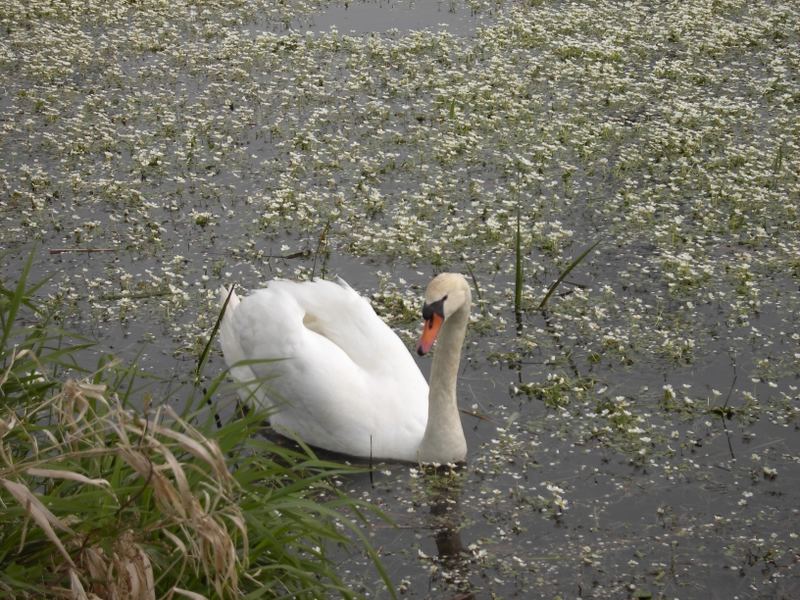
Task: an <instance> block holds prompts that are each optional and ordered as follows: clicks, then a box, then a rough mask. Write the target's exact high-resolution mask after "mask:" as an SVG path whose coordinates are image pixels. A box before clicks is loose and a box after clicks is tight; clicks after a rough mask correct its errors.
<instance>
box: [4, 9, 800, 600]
mask: <svg viewBox="0 0 800 600" xmlns="http://www.w3.org/2000/svg"><path fill="white" fill-rule="evenodd" d="M168 4H169V3H160V2H142V3H138V4H137V5H136V6H128V5H127V4H124V3H113V2H95V3H89V4H87V6H86V8H85V10H82V11H73V10H72V9H71V8H70V7H69V6H68V5H60V4H56V5H52V4H51V3H49V2H44V1H41V2H40V1H39V0H25V1H22V0H19V1H15V0H11V1H10V2H6V3H4V4H3V6H2V7H0V23H2V32H1V33H0V74H1V75H2V81H3V84H2V94H0V128H1V130H2V135H0V156H2V159H1V160H0V221H1V222H2V227H0V244H2V247H3V248H4V250H5V251H6V253H5V254H4V260H3V264H2V266H0V269H2V276H3V279H4V281H6V280H13V279H14V278H15V277H16V275H17V274H18V273H19V271H20V269H21V266H22V264H23V262H24V257H25V256H27V255H28V253H30V252H34V253H35V263H34V264H35V274H36V277H37V278H38V277H43V276H51V277H52V279H51V280H50V282H49V284H48V285H47V286H46V287H45V288H43V289H44V291H45V293H47V294H48V295H49V300H48V302H49V303H50V304H51V305H52V306H53V307H54V309H55V310H57V314H58V315H59V319H60V321H61V322H63V323H64V325H65V326H67V327H68V328H69V329H77V330H78V331H79V332H81V333H83V334H85V335H87V336H88V337H90V338H92V339H95V340H97V341H98V343H99V345H98V348H99V350H98V352H100V353H114V354H116V355H119V356H122V357H124V358H128V359H131V358H137V357H138V360H139V363H140V365H141V367H142V368H143V369H144V370H145V371H147V372H148V373H150V374H152V376H153V378H154V379H153V383H152V384H150V383H149V382H148V391H149V392H150V393H153V394H157V395H159V396H160V397H162V398H163V399H164V400H165V401H170V402H175V403H176V404H180V403H181V402H182V401H183V399H184V398H185V396H184V395H182V394H183V392H182V391H181V388H180V386H179V384H180V383H181V382H187V381H188V380H189V379H190V378H191V375H192V369H193V368H194V364H195V362H196V360H197V357H198V356H199V354H200V352H201V351H202V348H203V346H204V344H205V342H206V340H207V336H208V335H209V333H210V331H211V329H212V327H213V324H214V321H215V319H216V316H217V312H216V311H217V308H216V292H215V290H216V289H217V288H218V287H219V286H220V285H223V284H228V283H231V282H236V283H237V284H239V285H240V286H242V287H243V288H245V289H253V288H257V287H260V286H262V285H263V284H264V283H265V282H266V281H267V280H269V279H271V278H273V277H296V278H308V277H310V276H320V275H322V276H326V275H333V274H339V275H342V276H343V277H344V278H345V279H347V280H348V282H349V283H350V284H351V285H352V286H353V287H354V288H356V289H358V290H360V291H361V292H362V293H364V294H365V295H368V296H369V297H370V298H371V300H372V302H373V305H374V306H375V308H376V311H378V313H379V314H381V316H383V317H384V318H385V319H386V320H387V321H388V322H389V323H390V324H391V325H392V326H393V327H395V328H396V330H397V331H398V332H399V334H400V335H401V337H402V338H403V339H404V340H405V341H407V342H408V344H409V347H411V344H412V343H413V340H414V339H415V337H416V334H417V329H418V320H419V311H420V297H421V293H422V290H423V289H424V286H425V284H426V283H427V281H428V279H429V278H430V277H431V276H432V275H433V274H434V273H436V272H439V271H442V270H453V271H460V272H463V273H465V274H467V275H469V277H470V279H471V280H472V281H474V283H475V289H474V293H473V296H474V299H475V300H476V301H477V302H476V306H475V308H474V311H473V312H474V317H473V321H472V323H471V327H470V333H469V336H468V339H467V345H466V347H465V352H464V360H463V363H462V364H463V369H462V374H461V378H460V381H459V401H460V406H461V408H462V410H463V411H464V414H463V415H462V420H463V423H464V425H465V429H466V430H467V435H468V442H469V445H470V451H469V462H468V464H467V466H466V467H465V468H463V469H462V470H460V471H458V472H456V473H451V474H439V475H431V474H426V473H423V472H421V471H419V470H418V469H415V468H412V467H409V466H408V465H398V464H387V465H381V466H379V467H377V468H376V470H375V472H374V473H373V475H372V477H371V478H370V477H368V476H366V475H364V476H362V477H354V478H352V479H348V480H343V481H341V482H340V483H341V486H342V488H343V489H345V490H347V491H349V492H350V493H352V495H354V496H356V497H359V498H364V499H367V500H369V501H370V502H374V503H376V504H377V505H379V506H380V507H381V508H383V509H384V510H385V511H386V512H387V513H388V514H389V515H390V516H391V517H392V518H393V519H394V520H395V522H396V525H397V526H393V525H389V524H387V523H384V522H382V521H379V520H374V522H373V521H371V527H369V528H368V529H367V531H368V532H369V535H370V536H371V539H372V541H373V543H374V544H375V546H376V547H377V548H379V549H380V553H381V556H382V557H383V559H384V561H385V564H386V566H387V568H388V570H389V572H390V575H391V577H392V579H393V581H394V582H395V583H396V585H397V586H398V589H399V590H400V591H402V593H403V594H404V595H405V596H406V597H412V598H426V597H431V598H441V597H452V598H465V597H469V596H470V595H474V597H476V598H491V597H496V598H512V597H524V598H532V597H534V598H535V597H552V598H556V597H561V598H568V597H569V598H578V597H580V598H624V597H631V598H726V599H727V598H792V597H798V596H800V566H798V557H800V538H798V536H800V518H798V517H799V516H800V515H798V510H800V492H799V491H798V490H800V436H799V435H798V424H799V423H800V421H798V418H799V417H800V387H799V386H800V142H798V140H800V120H798V114H800V110H799V108H800V79H799V78H798V71H799V70H800V43H799V42H800V40H799V39H798V31H800V6H798V5H797V4H796V3H773V2H766V1H757V2H745V1H744V0H742V1H736V0H730V1H720V2H707V1H701V0H691V1H689V2H680V3H656V4H653V3H649V2H636V1H634V2H626V3H619V2H603V1H600V2H586V3H582V2H547V1H544V0H542V1H535V2H511V1H509V2H505V1H495V0H491V1H485V0H471V1H468V2H462V1H456V0H453V1H452V2H410V1H406V2H401V1H399V0H398V1H396V2H382V1H374V2H360V1H351V2H348V3H344V2H335V1H333V2H318V1H316V0H306V1H298V2H282V3H277V2H271V1H269V0H261V1H258V0H252V1H244V2H239V1H232V0H231V1H229V0H211V1H205V0H204V1H200V2H195V3H191V4H190V5H189V4H187V5H177V6H171V5H169V6H168ZM517 215H519V220H520V231H521V249H522V254H523V256H522V267H523V269H524V287H523V289H522V298H521V299H522V306H521V309H522V310H521V316H520V318H519V319H517V316H516V315H515V310H514V292H515V284H514V281H515V233H516V223H517ZM595 242H599V244H598V246H597V247H596V248H595V249H594V250H592V251H591V252H590V253H589V254H588V255H587V257H586V258H585V259H584V260H583V261H581V262H580V263H579V264H578V265H577V266H576V267H575V268H574V269H573V270H572V271H571V272H570V273H569V274H568V276H567V277H566V278H565V280H564V281H563V282H562V283H561V284H560V285H559V286H558V288H557V289H556V292H555V294H554V295H553V296H552V297H550V299H549V300H548V302H547V304H546V306H545V310H540V309H539V308H538V305H539V303H540V302H541V300H542V298H543V297H544V296H545V293H546V291H547V289H548V287H549V286H550V285H551V284H552V283H553V282H554V281H556V279H557V278H558V277H559V275H560V274H561V273H563V272H564V270H565V269H566V268H567V267H568V266H569V265H570V263H571V262H572V261H573V260H574V259H575V258H576V257H578V256H579V255H580V253H581V252H583V251H584V250H585V249H587V248H589V247H590V246H591V245H592V244H594V243H595ZM100 250H102V252H101V251H100ZM420 366H421V368H422V369H423V371H424V372H426V374H427V369H429V361H428V360H426V359H422V360H420ZM221 368H222V361H221V358H220V356H219V354H216V355H215V356H213V357H212V360H211V362H210V364H209V366H208V367H207V369H206V379H211V378H213V377H214V376H215V375H216V374H217V373H218V372H219V371H220V370H221ZM234 395H235V394H234V392H233V390H226V391H225V392H224V394H223V397H222V398H220V402H221V403H225V402H227V401H229V400H231V399H232V398H233V397H234ZM337 552H338V553H337V554H336V556H337V560H339V561H340V567H341V570H342V572H343V573H347V578H348V581H350V582H351V583H352V585H353V586H354V587H355V588H356V589H360V590H361V591H363V592H364V593H365V594H367V595H369V596H371V597H387V596H388V594H387V593H386V592H385V591H381V585H380V584H379V583H378V577H377V575H376V574H375V573H374V570H372V569H371V568H370V567H369V564H368V561H367V559H366V558H365V557H364V556H362V555H361V554H359V553H357V552H355V553H348V552H345V551H341V552H339V551H337Z"/></svg>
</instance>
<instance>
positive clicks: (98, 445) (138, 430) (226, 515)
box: [0, 380, 247, 600]
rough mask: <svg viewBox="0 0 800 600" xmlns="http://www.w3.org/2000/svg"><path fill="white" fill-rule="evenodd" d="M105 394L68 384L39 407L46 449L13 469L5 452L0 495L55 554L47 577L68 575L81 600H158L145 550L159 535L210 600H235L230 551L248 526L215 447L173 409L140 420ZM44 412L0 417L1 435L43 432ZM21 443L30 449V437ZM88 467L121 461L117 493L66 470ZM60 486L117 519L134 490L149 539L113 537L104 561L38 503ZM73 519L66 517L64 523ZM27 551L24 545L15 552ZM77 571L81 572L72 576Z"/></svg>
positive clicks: (237, 560) (236, 565) (130, 533)
mask: <svg viewBox="0 0 800 600" xmlns="http://www.w3.org/2000/svg"><path fill="white" fill-rule="evenodd" d="M107 394H108V392H107V390H106V388H105V386H102V385H97V384H92V383H89V382H86V381H76V380H68V381H66V382H65V383H64V385H63V386H62V389H61V391H60V392H59V393H57V394H55V395H54V396H53V397H52V398H51V399H50V400H49V401H48V402H47V403H46V408H47V409H48V412H49V416H50V418H51V421H50V423H49V424H48V426H47V430H48V432H49V433H50V435H48V436H47V438H48V442H49V443H44V444H42V443H37V444H35V445H33V444H31V448H32V452H31V453H29V454H27V455H26V456H25V457H24V458H23V459H22V460H17V461H14V460H11V459H10V458H9V457H11V456H12V455H13V454H14V452H13V450H12V448H11V447H10V446H7V444H6V443H5V442H4V443H3V444H2V446H3V452H2V456H3V465H2V468H1V469H0V485H2V486H3V488H5V489H6V490H7V491H8V493H9V494H10V495H11V497H12V498H13V499H14V500H15V501H16V503H17V504H18V505H19V507H20V508H21V509H22V510H23V511H24V513H25V516H26V518H28V519H30V520H32V521H33V522H34V523H35V525H36V526H37V527H38V528H39V530H40V531H41V532H42V533H43V534H44V536H45V537H46V538H47V540H49V541H50V542H51V543H52V544H53V545H54V546H55V547H56V549H57V550H58V552H59V555H60V558H61V564H60V565H59V564H56V565H55V567H54V570H55V571H59V570H63V569H66V570H67V571H68V573H69V580H70V588H71V590H72V593H74V595H75V597H78V598H84V597H86V598H88V597H91V596H92V595H96V596H99V597H102V598H120V599H123V598H132V599H137V600H138V599H141V600H145V599H149V598H155V597H156V587H155V582H154V576H153V566H152V563H151V560H150V557H149V552H150V551H151V550H149V549H148V548H147V547H146V545H144V544H143V540H144V539H145V538H147V537H150V534H152V533H153V532H154V531H160V532H161V533H162V534H163V535H164V539H165V540H166V541H167V542H168V543H169V544H170V545H171V549H170V552H169V553H170V554H172V555H174V556H173V558H174V559H175V560H178V561H179V562H180V561H182V562H185V563H186V565H187V568H189V569H193V570H199V571H200V572H202V574H203V577H204V578H205V580H206V581H207V582H208V584H209V585H210V586H211V588H213V590H214V594H215V596H216V597H220V598H224V597H236V596H238V595H239V591H240V590H239V572H240V570H241V566H242V565H241V561H242V558H243V557H246V555H241V557H240V554H239V553H238V552H237V548H240V547H241V546H242V540H244V544H245V545H244V547H246V544H247V526H246V520H245V518H244V515H243V514H242V511H241V509H240V508H239V507H238V506H237V504H236V491H237V483H236V481H235V479H234V478H233V477H232V476H231V474H230V472H229V470H228V468H227V467H226V463H225V459H224V456H223V455H222V452H221V450H220V448H219V446H218V445H217V444H216V442H214V441H213V440H209V439H207V438H206V437H204V436H203V435H202V434H201V433H200V432H199V431H198V430H197V429H195V428H193V427H191V426H190V425H189V424H188V423H187V422H186V421H184V420H183V419H181V418H180V417H179V416H178V415H177V414H175V413H174V411H172V410H170V409H165V410H161V411H157V412H156V415H155V416H154V417H153V418H152V419H150V420H143V419H142V418H140V417H138V416H136V415H134V414H133V413H132V412H131V411H129V410H125V409H124V408H123V407H122V406H121V405H120V403H119V402H118V401H117V400H116V399H115V398H114V397H107ZM41 412H42V405H40V406H37V407H35V409H34V414H30V413H29V414H25V415H23V416H21V417H18V416H17V415H16V414H8V415H4V418H3V419H2V428H1V429H0V432H2V434H3V438H5V437H7V436H8V435H9V434H10V433H12V432H14V431H15V430H16V429H19V428H20V424H21V423H23V422H25V423H36V422H40V421H41V419H42V414H41ZM20 433H21V434H22V435H23V436H24V437H27V438H28V439H29V440H32V439H33V438H32V434H31V433H29V432H22V431H20ZM109 433H112V434H113V435H112V436H111V437H110V436H109ZM109 441H113V443H108V442H109ZM87 458H88V459H89V460H90V461H92V462H94V463H95V464H96V463H97V462H98V461H102V460H103V459H112V460H113V459H115V458H119V459H121V460H122V461H123V462H124V463H125V464H126V465H127V466H128V467H130V472H129V474H128V476H127V477H126V478H125V481H124V482H121V483H124V485H123V486H121V487H120V488H118V489H114V488H113V487H112V485H111V484H110V483H109V481H108V479H106V478H98V477H91V476H89V475H87V474H85V473H82V472H80V471H79V470H77V469H75V468H64V465H67V464H72V465H73V466H75V465H76V464H79V463H80V461H81V460H85V459H87ZM187 458H194V459H195V460H194V461H192V462H191V464H189V463H186V462H184V460H185V459H187ZM76 461H78V462H77V463H76ZM189 470H190V471H191V472H190V473H189V472H187V471H189ZM58 480H61V481H69V482H75V483H77V484H83V485H86V486H94V487H97V488H100V489H102V490H103V491H104V492H105V493H107V494H108V495H109V496H110V497H111V499H112V501H113V504H114V505H116V506H117V507H118V512H119V513H120V514H121V513H122V512H125V511H126V510H127V509H128V508H129V507H130V506H131V504H132V500H133V499H135V497H134V498H132V497H131V496H130V494H129V492H130V489H131V486H132V485H136V486H139V489H138V491H137V492H136V495H138V496H139V497H141V496H143V495H145V494H150V495H151V496H152V499H153V501H154V503H155V507H156V508H157V511H158V515H159V518H157V519H156V520H155V521H154V522H153V523H151V524H150V525H149V530H148V531H147V532H141V531H138V532H137V531H134V530H133V529H125V528H122V529H120V530H119V531H118V532H117V534H116V537H115V539H113V540H111V542H110V546H111V550H110V551H108V550H106V549H104V548H103V547H102V546H99V545H92V544H88V543H87V542H90V541H91V538H92V535H91V533H90V534H89V535H86V534H85V533H78V532H76V531H75V530H74V529H73V528H71V527H69V526H68V525H67V524H66V522H65V521H66V518H63V517H62V518H58V517H56V516H55V515H54V514H53V512H51V511H50V510H49V509H48V508H47V507H46V506H45V504H44V503H43V502H42V501H41V500H40V499H39V496H38V495H37V493H40V490H41V489H42V488H45V489H46V488H48V487H50V486H51V485H53V484H54V482H55V481H58ZM198 484H201V485H198ZM198 491H200V492H201V493H200V494H198ZM89 516H91V515H89ZM80 519H81V517H80V516H78V515H75V514H73V515H70V519H69V520H70V522H71V521H77V522H80ZM84 525H85V524H84ZM80 529H81V530H82V531H83V530H85V527H81V528H80ZM57 532H58V533H57ZM145 533H146V534H147V535H145ZM26 541H27V540H26V539H25V537H24V536H23V537H22V538H21V539H20V546H24V545H25V543H26ZM163 550H164V548H163V547H161V548H159V551H163ZM76 564H79V565H81V566H82V567H83V568H81V569H78V568H77V567H76ZM87 590H88V591H87Z"/></svg>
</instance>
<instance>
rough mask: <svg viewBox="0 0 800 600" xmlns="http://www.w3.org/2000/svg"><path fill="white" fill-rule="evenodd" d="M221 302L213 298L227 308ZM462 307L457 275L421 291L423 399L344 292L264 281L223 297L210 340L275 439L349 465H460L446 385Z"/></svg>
mask: <svg viewBox="0 0 800 600" xmlns="http://www.w3.org/2000/svg"><path fill="white" fill-rule="evenodd" d="M228 294H229V292H228V290H226V289H225V288H221V289H220V302H221V304H222V305H223V306H225V304H224V302H225V299H226V298H227V297H228ZM470 305H471V294H470V289H469V285H468V284H467V281H466V280H465V279H464V277H463V276H462V275H460V274H457V273H442V274H440V275H437V276H436V277H435V278H434V279H432V280H431V282H430V283H429V284H428V286H427V289H426V291H425V302H424V305H423V308H422V316H423V319H424V326H423V331H422V335H421V337H420V340H419V344H418V345H417V353H418V354H419V355H420V356H421V355H424V354H426V353H427V352H429V351H430V350H431V348H432V346H433V344H434V342H435V341H436V340H437V338H438V345H437V348H436V352H434V356H433V364H432V365H431V377H430V387H429V386H428V384H427V383H426V382H425V378H424V377H423V375H422V373H421V372H420V370H419V368H418V367H417V364H416V362H415V361H414V359H413V357H412V356H411V354H410V352H409V351H408V349H407V348H406V346H405V344H404V343H403V342H402V341H401V340H400V338H399V337H397V335H396V334H395V333H394V332H393V331H392V330H391V329H390V328H389V326H388V325H386V323H384V322H383V321H382V320H381V319H380V317H378V315H376V314H375V311H374V310H373V309H372V307H371V306H370V304H369V303H368V302H367V300H366V299H364V298H363V297H361V296H360V295H359V294H358V293H357V292H356V291H354V290H353V289H352V288H351V287H350V286H349V285H347V283H346V282H345V281H344V280H342V279H340V278H337V280H336V281H326V280H314V281H306V282H294V281H287V280H273V281H270V282H268V284H267V287H266V288H265V289H260V290H256V291H254V292H252V293H251V294H250V295H248V296H246V297H244V298H243V299H240V298H239V297H238V296H237V295H236V294H235V293H234V292H233V291H231V292H230V299H229V300H228V303H227V307H226V308H225V313H224V315H223V317H222V320H221V323H220V327H219V333H220V343H221V346H222V352H223V355H224V357H225V362H226V363H227V365H228V367H229V368H230V374H231V376H232V377H233V379H234V380H235V381H236V382H237V383H238V391H239V393H240V395H241V396H242V398H243V399H245V401H254V402H255V403H256V404H257V405H259V406H260V407H262V408H266V409H268V410H270V413H271V414H270V423H271V425H272V427H273V428H274V429H276V430H277V431H278V432H280V433H282V434H284V435H287V436H288V437H297V438H299V439H301V440H302V441H304V442H305V443H307V444H309V445H311V446H316V447H319V448H323V449H325V450H331V451H333V452H339V453H342V454H348V455H351V456H357V457H374V458H380V459H389V460H401V461H412V462H420V463H439V464H445V463H458V462H463V461H464V460H465V459H466V454H467V442H466V439H465V437H464V430H463V428H462V426H461V418H460V416H459V413H458V405H457V403H456V380H457V376H458V367H459V362H460V358H461V348H462V346H463V343H464V337H465V335H466V330H467V323H468V322H469V312H470Z"/></svg>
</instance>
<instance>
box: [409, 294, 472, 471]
mask: <svg viewBox="0 0 800 600" xmlns="http://www.w3.org/2000/svg"><path fill="white" fill-rule="evenodd" d="M469 308H470V307H469V304H468V303H467V304H464V305H463V306H462V307H461V308H460V309H459V310H457V311H456V312H454V313H453V314H452V315H450V316H449V317H448V318H447V319H445V322H444V323H443V324H442V330H441V332H440V333H439V338H438V340H437V341H436V346H437V347H436V350H435V351H434V355H433V364H432V365H431V378H430V390H429V392H428V423H427V425H426V427H425V435H424V436H423V438H422V443H421V444H420V447H419V461H420V462H422V463H434V462H435V463H441V464H444V463H454V462H462V461H464V460H465V459H466V456H467V440H466V438H465V437H464V429H463V428H462V427H461V417H460V416H459V414H458V404H457V402H456V382H457V379H458V366H459V363H460V361H461V347H462V346H463V344H464V337H465V335H466V333H467V324H468V323H469Z"/></svg>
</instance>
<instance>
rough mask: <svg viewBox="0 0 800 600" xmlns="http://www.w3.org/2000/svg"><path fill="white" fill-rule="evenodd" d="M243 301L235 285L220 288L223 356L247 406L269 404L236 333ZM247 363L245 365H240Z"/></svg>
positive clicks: (237, 389) (220, 331)
mask: <svg viewBox="0 0 800 600" xmlns="http://www.w3.org/2000/svg"><path fill="white" fill-rule="evenodd" d="M240 302H241V300H240V299H239V296H237V295H236V292H234V291H233V285H231V286H230V288H224V287H221V288H219V305H220V310H224V311H225V314H223V315H222V322H221V323H220V325H219V342H220V345H221V346H222V354H223V355H224V356H225V363H226V364H227V365H228V368H229V372H230V375H231V378H232V379H233V380H234V381H235V382H236V391H237V392H238V393H239V397H240V398H241V399H242V400H243V401H244V402H245V403H246V404H265V403H266V404H268V401H267V400H266V396H265V394H264V393H263V391H262V390H261V384H260V383H259V382H258V381H257V379H256V376H255V374H254V373H253V369H251V368H250V366H249V365H248V364H246V363H247V358H248V357H247V356H246V355H245V353H244V350H242V346H241V344H240V343H239V333H238V332H237V331H236V323H235V322H234V314H235V313H236V309H237V308H238V307H239V303H240ZM240 363H245V364H240Z"/></svg>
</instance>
